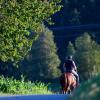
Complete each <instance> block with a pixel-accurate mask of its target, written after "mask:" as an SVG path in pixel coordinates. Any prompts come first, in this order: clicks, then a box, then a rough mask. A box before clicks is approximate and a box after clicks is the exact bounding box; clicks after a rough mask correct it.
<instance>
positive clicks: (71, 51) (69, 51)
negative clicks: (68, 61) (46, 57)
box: [66, 42, 75, 56]
mask: <svg viewBox="0 0 100 100" xmlns="http://www.w3.org/2000/svg"><path fill="white" fill-rule="evenodd" d="M74 54H75V48H74V45H73V44H72V43H71V42H69V44H68V46H67V53H66V56H69V55H73V56H74Z"/></svg>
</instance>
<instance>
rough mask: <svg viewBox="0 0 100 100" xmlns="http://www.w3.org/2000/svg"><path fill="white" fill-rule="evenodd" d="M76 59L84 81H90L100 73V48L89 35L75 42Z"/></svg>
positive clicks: (86, 34)
mask: <svg viewBox="0 0 100 100" xmlns="http://www.w3.org/2000/svg"><path fill="white" fill-rule="evenodd" d="M75 46H76V53H75V58H76V61H77V64H78V66H79V72H80V76H81V78H83V79H89V78H91V77H92V76H93V75H96V74H98V73H100V69H98V64H100V61H99V60H98V59H100V51H99V48H100V46H99V45H98V44H97V43H96V42H95V41H93V40H92V39H91V36H90V35H89V34H88V33H85V34H84V35H82V36H81V37H78V38H77V39H76V41H75Z"/></svg>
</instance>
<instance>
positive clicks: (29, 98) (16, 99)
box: [0, 94, 68, 100]
mask: <svg viewBox="0 0 100 100" xmlns="http://www.w3.org/2000/svg"><path fill="white" fill-rule="evenodd" d="M67 98H68V97H67V95H63V94H54V95H22V96H0V100H68V99H67Z"/></svg>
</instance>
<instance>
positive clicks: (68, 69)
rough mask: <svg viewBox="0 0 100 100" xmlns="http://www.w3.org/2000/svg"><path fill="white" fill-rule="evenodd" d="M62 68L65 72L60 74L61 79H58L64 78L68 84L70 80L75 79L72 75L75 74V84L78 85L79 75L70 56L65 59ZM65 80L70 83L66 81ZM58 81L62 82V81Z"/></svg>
mask: <svg viewBox="0 0 100 100" xmlns="http://www.w3.org/2000/svg"><path fill="white" fill-rule="evenodd" d="M63 69H64V73H65V74H64V75H62V76H61V78H62V79H60V80H66V81H65V83H66V84H70V83H71V82H73V81H71V80H75V79H74V76H75V77H76V85H77V86H78V84H79V76H78V74H77V72H76V71H77V68H76V65H75V62H74V61H73V59H72V56H68V58H67V60H66V61H65V63H64V65H63ZM67 81H68V82H70V83H68V82H67ZM60 83H61V84H63V83H62V81H61V82H60ZM71 86H72V85H71Z"/></svg>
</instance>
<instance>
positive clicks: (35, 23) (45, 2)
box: [0, 0, 61, 61]
mask: <svg viewBox="0 0 100 100" xmlns="http://www.w3.org/2000/svg"><path fill="white" fill-rule="evenodd" d="M60 2H61V1H60V0H50V1H49V0H0V60H1V61H8V60H11V61H19V60H20V59H22V58H23V57H24V56H25V55H26V54H27V52H28V51H29V50H30V49H31V46H32V43H33V41H34V40H35V39H36V38H37V36H38V34H32V33H30V32H29V30H31V31H34V32H36V33H38V32H40V31H41V23H42V22H43V21H44V20H46V21H48V19H49V18H50V16H51V15H52V14H54V13H56V12H57V11H59V10H60V8H61V6H60V5H59V3H60Z"/></svg>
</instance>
